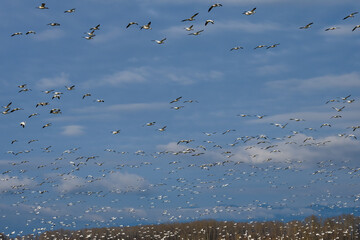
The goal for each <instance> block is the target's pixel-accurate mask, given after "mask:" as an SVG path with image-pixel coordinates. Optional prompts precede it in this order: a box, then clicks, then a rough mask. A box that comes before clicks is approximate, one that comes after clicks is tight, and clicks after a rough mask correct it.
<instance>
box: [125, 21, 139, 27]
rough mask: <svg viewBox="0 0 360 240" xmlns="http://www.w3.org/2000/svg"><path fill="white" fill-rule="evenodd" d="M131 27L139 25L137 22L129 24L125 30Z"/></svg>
mask: <svg viewBox="0 0 360 240" xmlns="http://www.w3.org/2000/svg"><path fill="white" fill-rule="evenodd" d="M131 25H139V24H138V23H137V22H129V23H128V25H127V26H126V28H129V27H130V26H131Z"/></svg>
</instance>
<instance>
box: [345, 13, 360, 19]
mask: <svg viewBox="0 0 360 240" xmlns="http://www.w3.org/2000/svg"><path fill="white" fill-rule="evenodd" d="M358 13H359V12H353V13H350V14H349V15H347V16H346V17H344V18H343V20H346V19H348V18H353V17H354V15H355V14H358Z"/></svg>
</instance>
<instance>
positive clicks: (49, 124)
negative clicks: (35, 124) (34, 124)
mask: <svg viewBox="0 0 360 240" xmlns="http://www.w3.org/2000/svg"><path fill="white" fill-rule="evenodd" d="M50 126H51V123H47V124H45V125H44V126H42V128H46V127H50Z"/></svg>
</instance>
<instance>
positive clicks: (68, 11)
mask: <svg viewBox="0 0 360 240" xmlns="http://www.w3.org/2000/svg"><path fill="white" fill-rule="evenodd" d="M73 12H75V8H72V9H69V10H66V11H64V13H73Z"/></svg>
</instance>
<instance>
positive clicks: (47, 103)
mask: <svg viewBox="0 0 360 240" xmlns="http://www.w3.org/2000/svg"><path fill="white" fill-rule="evenodd" d="M49 104H50V103H49V102H39V103H37V104H36V106H35V107H38V106H47V105H49Z"/></svg>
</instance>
